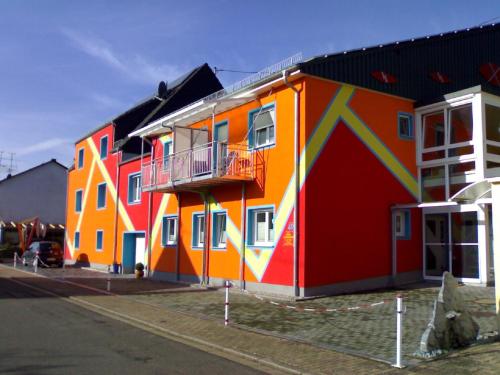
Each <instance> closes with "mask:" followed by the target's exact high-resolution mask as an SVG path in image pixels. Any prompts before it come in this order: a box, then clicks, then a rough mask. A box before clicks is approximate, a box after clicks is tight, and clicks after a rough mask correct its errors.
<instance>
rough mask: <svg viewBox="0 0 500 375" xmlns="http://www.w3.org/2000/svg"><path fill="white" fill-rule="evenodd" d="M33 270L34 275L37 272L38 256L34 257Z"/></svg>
mask: <svg viewBox="0 0 500 375" xmlns="http://www.w3.org/2000/svg"><path fill="white" fill-rule="evenodd" d="M33 268H34V269H35V273H37V272H38V255H37V256H35V260H34V261H33Z"/></svg>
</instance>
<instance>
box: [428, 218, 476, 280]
mask: <svg viewBox="0 0 500 375" xmlns="http://www.w3.org/2000/svg"><path fill="white" fill-rule="evenodd" d="M424 222H425V224H424V225H425V233H424V248H425V273H424V275H425V276H426V277H428V278H440V277H441V276H442V275H443V272H444V271H450V272H451V273H452V274H453V276H455V277H457V278H459V279H462V280H463V279H479V240H478V220H477V212H476V211H466V212H447V213H432V214H426V215H425V216H424Z"/></svg>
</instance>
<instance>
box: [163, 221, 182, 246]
mask: <svg viewBox="0 0 500 375" xmlns="http://www.w3.org/2000/svg"><path fill="white" fill-rule="evenodd" d="M163 220H165V221H164V223H165V224H164V225H163V228H162V230H163V231H165V232H164V233H165V234H164V236H162V238H164V239H165V242H164V243H163V246H172V245H177V225H178V224H177V216H164V217H163ZM172 225H173V228H174V238H173V239H171V238H170V228H171V227H172Z"/></svg>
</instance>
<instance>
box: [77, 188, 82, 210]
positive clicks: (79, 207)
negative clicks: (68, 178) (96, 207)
mask: <svg viewBox="0 0 500 375" xmlns="http://www.w3.org/2000/svg"><path fill="white" fill-rule="evenodd" d="M82 196H83V190H77V191H76V194H75V211H76V212H82Z"/></svg>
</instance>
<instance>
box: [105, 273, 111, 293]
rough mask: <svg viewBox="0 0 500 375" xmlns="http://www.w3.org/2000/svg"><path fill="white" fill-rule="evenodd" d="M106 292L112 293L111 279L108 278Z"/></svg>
mask: <svg viewBox="0 0 500 375" xmlns="http://www.w3.org/2000/svg"><path fill="white" fill-rule="evenodd" d="M106 281H107V282H106V290H107V291H108V292H111V278H110V277H109V276H108V279H107V280H106Z"/></svg>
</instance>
